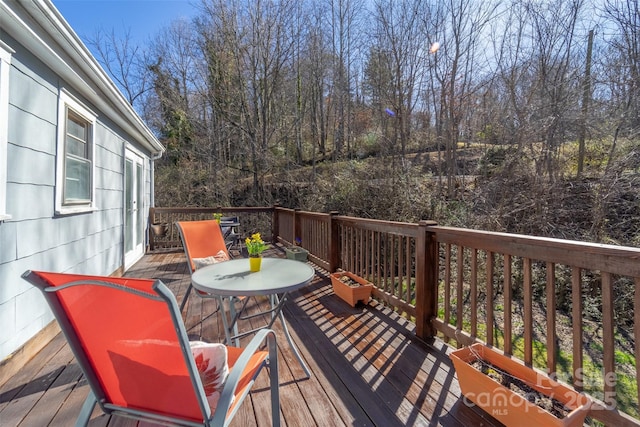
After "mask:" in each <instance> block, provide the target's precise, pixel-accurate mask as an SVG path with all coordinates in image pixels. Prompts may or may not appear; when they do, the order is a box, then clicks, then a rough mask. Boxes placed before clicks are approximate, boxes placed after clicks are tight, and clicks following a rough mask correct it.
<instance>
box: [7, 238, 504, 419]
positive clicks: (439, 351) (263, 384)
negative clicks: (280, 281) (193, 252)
mask: <svg viewBox="0 0 640 427" xmlns="http://www.w3.org/2000/svg"><path fill="white" fill-rule="evenodd" d="M270 252H271V253H270V254H268V255H270V256H282V254H283V253H282V252H280V251H279V250H278V249H270ZM316 270H317V275H316V279H315V280H314V281H313V282H312V283H311V284H310V285H309V286H307V287H305V288H303V289H302V290H300V291H298V292H295V293H294V294H293V295H292V296H291V299H290V301H289V302H288V304H287V306H286V307H285V316H286V318H287V322H288V326H289V331H290V332H291V334H292V336H293V338H294V340H295V342H296V344H297V346H298V348H299V349H300V351H301V353H302V356H303V358H304V359H305V361H306V363H307V365H308V366H309V368H310V370H311V372H312V376H311V378H309V379H306V378H304V373H303V371H302V368H301V367H300V365H299V364H298V362H297V360H296V359H295V357H294V356H293V354H292V353H291V351H290V350H289V349H288V345H287V343H286V340H285V339H284V338H283V337H282V329H281V325H280V323H279V322H276V327H275V329H276V330H277V332H278V338H281V339H280V340H279V343H280V344H281V345H280V346H279V347H280V352H281V353H280V359H279V361H280V396H281V419H282V424H283V425H284V426H290V427H291V426H305V427H306V426H314V425H315V426H323V427H324V426H384V427H388V426H414V425H433V426H499V425H500V423H498V422H497V421H495V420H494V419H493V418H491V417H490V416H489V415H487V414H486V413H485V412H483V411H482V410H480V409H478V408H475V407H470V406H468V405H467V404H465V401H464V400H463V399H462V398H461V397H460V389H459V387H458V382H457V380H456V377H455V371H454V369H453V366H452V364H451V362H450V360H449V357H448V356H447V353H448V352H449V351H451V349H450V348H449V347H448V346H447V345H446V344H444V343H443V342H442V341H439V340H435V341H434V342H432V343H430V344H425V343H422V342H420V341H418V340H416V339H415V337H414V334H413V329H414V325H413V324H412V323H410V322H408V321H407V320H405V319H403V318H402V317H400V316H398V315H397V314H396V313H394V312H392V311H390V310H389V309H387V308H385V307H383V306H382V305H381V304H377V303H375V302H373V301H372V302H371V303H370V304H369V305H366V306H364V305H359V306H357V307H356V308H352V307H350V306H349V305H347V304H346V303H344V302H342V301H341V300H339V299H338V298H337V297H336V296H335V295H334V294H333V291H332V289H331V283H330V280H329V277H328V273H327V272H326V271H322V270H321V269H316ZM127 275H128V276H132V277H144V278H158V279H161V280H162V281H163V282H165V284H167V285H168V286H169V287H170V288H171V289H172V290H173V291H174V292H175V293H176V294H177V295H178V300H179V301H180V299H181V296H182V294H183V293H184V291H185V290H186V287H187V285H188V283H189V274H188V273H187V270H186V262H185V258H184V254H183V253H163V254H149V255H145V257H144V258H143V259H142V260H141V261H140V262H138V263H137V264H136V265H135V266H134V267H133V268H132V269H131V270H129V271H128V272H127ZM213 305H214V302H213V301H212V300H206V299H204V300H203V299H201V298H199V297H196V296H193V297H192V298H191V299H190V301H189V305H188V307H187V310H186V320H185V324H186V326H187V329H188V330H189V335H190V336H191V337H192V339H203V340H207V341H219V340H220V337H221V327H220V325H219V324H218V321H217V320H218V315H217V314H216V315H212V316H211V315H209V314H210V313H211V311H212V307H213ZM116 315H117V309H114V316H116ZM202 317H205V321H204V322H202V324H200V323H199V320H200V319H201V318H202ZM242 327H250V325H241V328H242ZM87 393H88V386H87V384H86V382H85V381H84V380H83V377H82V373H81V372H80V369H79V367H78V365H77V364H76V363H74V358H73V355H72V353H71V351H70V350H69V348H68V346H67V345H66V344H65V340H64V338H63V337H62V336H61V334H58V336H57V337H56V338H55V339H54V340H53V341H52V342H51V343H50V344H48V345H47V346H46V347H45V348H44V349H43V350H42V351H41V352H40V353H38V355H37V356H36V357H35V358H33V359H32V360H31V361H30V362H29V363H28V364H27V365H26V366H25V367H24V368H23V369H22V370H21V371H20V372H19V373H18V374H16V375H15V376H13V377H12V378H10V379H9V380H8V381H7V382H6V383H5V384H3V385H2V386H1V387H0V425H1V426H37V427H40V426H47V425H50V426H64V427H66V426H69V425H72V424H73V423H74V421H75V418H76V416H77V414H78V413H79V411H80V406H81V405H82V402H83V401H84V398H85V397H86V395H87ZM269 411H270V409H269V390H268V377H267V375H266V373H262V374H261V376H260V378H259V379H258V383H257V384H256V385H255V386H254V388H253V391H252V393H251V398H250V399H247V400H246V401H245V403H243V405H242V408H241V411H240V412H239V414H238V415H237V416H236V418H235V419H234V421H233V423H232V425H234V426H265V425H268V424H269V420H270V415H269V413H270V412H269ZM90 425H92V426H112V427H113V426H135V425H137V424H136V422H135V421H132V420H128V419H125V418H121V417H115V416H114V417H107V416H105V415H104V414H101V413H100V412H99V410H98V409H97V410H96V412H95V413H94V416H93V418H92V421H91V424H90ZM145 425H148V424H145Z"/></svg>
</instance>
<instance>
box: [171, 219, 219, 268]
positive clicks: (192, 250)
mask: <svg viewBox="0 0 640 427" xmlns="http://www.w3.org/2000/svg"><path fill="white" fill-rule="evenodd" d="M176 225H177V226H178V230H179V231H180V237H181V238H182V243H183V245H184V250H185V254H186V256H187V259H188V260H189V263H190V265H191V271H192V272H193V271H195V270H196V265H195V263H194V262H193V259H194V258H206V257H208V256H212V255H216V254H217V253H218V252H219V251H224V252H225V253H226V254H227V256H229V252H228V251H227V246H226V244H225V241H224V237H223V235H222V231H221V229H220V224H219V223H218V221H216V220H203V221H179V222H177V223H176Z"/></svg>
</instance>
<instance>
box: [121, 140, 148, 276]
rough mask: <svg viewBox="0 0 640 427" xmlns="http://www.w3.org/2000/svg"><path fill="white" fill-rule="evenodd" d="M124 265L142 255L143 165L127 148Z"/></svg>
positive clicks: (128, 264) (127, 266)
mask: <svg viewBox="0 0 640 427" xmlns="http://www.w3.org/2000/svg"><path fill="white" fill-rule="evenodd" d="M124 253H125V255H124V267H125V269H127V268H129V267H131V265H133V263H135V262H136V261H138V260H139V259H140V258H141V257H142V255H144V167H143V160H142V157H141V156H139V155H137V154H135V153H134V152H132V151H129V150H127V153H126V156H125V165H124Z"/></svg>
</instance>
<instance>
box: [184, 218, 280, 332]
mask: <svg viewBox="0 0 640 427" xmlns="http://www.w3.org/2000/svg"><path fill="white" fill-rule="evenodd" d="M176 226H177V227H178V231H179V232H180V239H181V240H182V244H183V246H184V253H185V255H186V257H187V264H188V265H189V268H190V269H191V273H193V272H194V271H196V269H197V268H201V267H204V266H206V265H208V264H212V263H216V262H223V261H225V260H228V259H229V252H228V250H227V245H226V243H225V239H224V236H223V234H222V230H221V227H220V224H219V223H218V222H217V221H216V220H202V221H178V222H176ZM192 290H193V291H195V292H196V294H197V295H199V296H200V297H202V298H217V299H218V307H217V308H216V311H218V310H220V308H221V307H222V306H223V303H222V300H223V298H220V297H218V296H217V295H212V294H208V293H206V292H202V291H199V290H197V289H195V288H194V287H193V284H192V283H189V287H188V288H187V292H186V294H185V295H184V297H183V298H182V303H181V304H180V312H182V310H183V309H184V306H185V305H186V302H187V299H188V298H189V294H190V293H191V291H192ZM248 302H249V298H247V297H233V298H230V302H229V311H230V319H227V315H226V313H224V310H223V312H222V324H223V327H224V330H225V342H226V344H231V340H232V337H235V341H236V345H239V338H240V337H241V336H243V334H238V320H247V319H252V318H254V317H258V316H263V315H267V314H269V313H272V312H273V311H274V302H273V300H272V301H271V309H270V310H266V311H259V312H256V313H253V314H244V313H245V312H246V310H245V309H246V308H247V304H248ZM236 305H237V306H238V307H237V308H236Z"/></svg>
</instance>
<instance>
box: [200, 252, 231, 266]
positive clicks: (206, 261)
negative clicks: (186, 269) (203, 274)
mask: <svg viewBox="0 0 640 427" xmlns="http://www.w3.org/2000/svg"><path fill="white" fill-rule="evenodd" d="M222 261H229V255H227V253H226V252H225V251H223V250H222V249H220V252H218V253H217V254H215V255H211V256H208V257H206V258H193V263H194V264H195V266H196V270H198V269H199V268H202V267H206V266H207V265H211V264H216V263H218V262H222Z"/></svg>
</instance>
